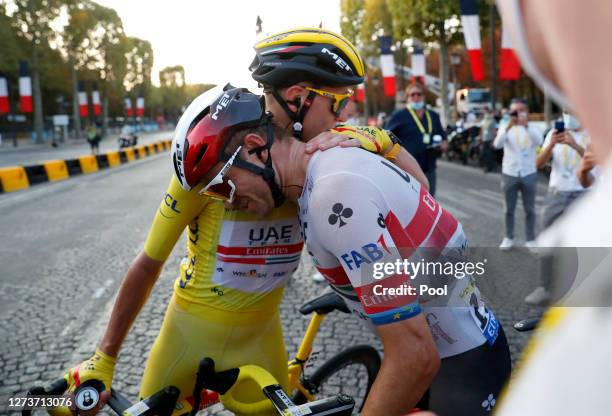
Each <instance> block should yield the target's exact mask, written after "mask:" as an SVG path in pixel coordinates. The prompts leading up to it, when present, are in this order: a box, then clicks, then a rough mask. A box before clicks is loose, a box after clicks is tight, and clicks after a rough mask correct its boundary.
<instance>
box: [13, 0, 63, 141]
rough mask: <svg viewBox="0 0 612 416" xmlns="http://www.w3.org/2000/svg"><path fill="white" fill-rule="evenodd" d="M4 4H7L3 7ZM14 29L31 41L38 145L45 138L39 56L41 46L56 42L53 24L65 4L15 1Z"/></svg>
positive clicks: (42, 0) (56, 0) (51, 0)
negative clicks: (54, 40) (51, 41)
mask: <svg viewBox="0 0 612 416" xmlns="http://www.w3.org/2000/svg"><path fill="white" fill-rule="evenodd" d="M3 4H4V3H3ZM12 5H13V8H14V12H13V14H12V16H11V19H10V21H11V25H12V26H13V28H14V29H15V31H16V33H17V34H18V36H19V37H21V38H23V39H25V40H26V41H27V45H28V46H29V52H30V54H31V59H32V65H31V73H32V95H33V99H34V131H35V132H36V141H37V142H39V143H40V142H42V140H43V135H44V124H43V108H42V94H41V88H40V63H39V52H40V48H41V45H45V44H47V43H48V42H49V41H50V40H53V39H55V38H56V34H55V30H54V28H53V27H52V24H53V23H54V22H55V21H56V19H57V17H58V16H59V13H60V10H61V6H62V1H61V0H13V1H12Z"/></svg>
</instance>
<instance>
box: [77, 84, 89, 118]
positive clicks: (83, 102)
mask: <svg viewBox="0 0 612 416" xmlns="http://www.w3.org/2000/svg"><path fill="white" fill-rule="evenodd" d="M77 86H78V90H79V115H80V116H81V117H87V114H88V113H89V109H88V108H87V93H86V92H85V87H84V86H83V82H82V81H79V82H78V84H77Z"/></svg>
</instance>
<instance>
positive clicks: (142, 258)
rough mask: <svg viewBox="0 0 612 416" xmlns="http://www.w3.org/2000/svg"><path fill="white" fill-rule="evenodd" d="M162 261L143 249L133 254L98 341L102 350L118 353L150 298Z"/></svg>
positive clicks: (111, 354) (109, 353) (110, 353)
mask: <svg viewBox="0 0 612 416" xmlns="http://www.w3.org/2000/svg"><path fill="white" fill-rule="evenodd" d="M163 265H164V262H163V261H160V260H154V259H152V258H151V257H149V256H147V254H146V253H145V252H144V251H142V252H140V253H139V254H138V256H136V259H135V260H134V262H133V263H132V265H131V266H130V268H129V269H128V272H127V274H126V275H125V277H124V279H123V282H122V283H121V287H120V288H119V293H118V294H117V298H116V299H115V304H114V306H113V311H112V312H111V316H110V320H109V322H108V325H107V327H106V331H105V332H104V337H103V338H102V341H101V342H100V350H101V351H102V352H104V353H105V354H108V355H110V356H111V357H116V356H117V355H118V354H119V349H120V348H121V344H122V343H123V340H124V339H125V337H126V336H127V333H128V331H129V330H130V328H131V327H132V324H133V323H134V320H135V319H136V316H138V313H139V312H140V309H142V306H143V305H144V304H145V302H146V301H147V299H148V298H149V294H150V293H151V289H152V288H153V285H154V284H155V282H156V281H157V278H158V277H159V273H160V272H161V269H162V267H163Z"/></svg>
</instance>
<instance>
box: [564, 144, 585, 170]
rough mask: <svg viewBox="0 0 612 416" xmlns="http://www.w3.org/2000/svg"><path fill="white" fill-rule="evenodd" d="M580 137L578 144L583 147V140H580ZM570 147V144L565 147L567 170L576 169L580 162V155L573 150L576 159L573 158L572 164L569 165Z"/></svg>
mask: <svg viewBox="0 0 612 416" xmlns="http://www.w3.org/2000/svg"><path fill="white" fill-rule="evenodd" d="M578 137H579V138H578V140H576V142H577V143H578V144H579V145H582V140H580V136H578ZM569 147H570V146H569V144H565V145H563V166H564V167H565V169H567V170H573V169H574V168H575V167H576V165H577V164H578V160H579V159H580V154H579V153H578V152H577V151H575V150H574V149H572V150H573V156H574V157H573V158H572V162H571V164H570V163H568V161H569Z"/></svg>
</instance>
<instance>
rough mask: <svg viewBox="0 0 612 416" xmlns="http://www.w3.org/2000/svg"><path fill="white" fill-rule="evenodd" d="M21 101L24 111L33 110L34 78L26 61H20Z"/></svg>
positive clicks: (22, 110)
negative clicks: (31, 76)
mask: <svg viewBox="0 0 612 416" xmlns="http://www.w3.org/2000/svg"><path fill="white" fill-rule="evenodd" d="M19 102H20V104H21V112H22V113H31V112H32V78H30V69H29V68H28V63H27V62H26V61H21V62H19Z"/></svg>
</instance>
